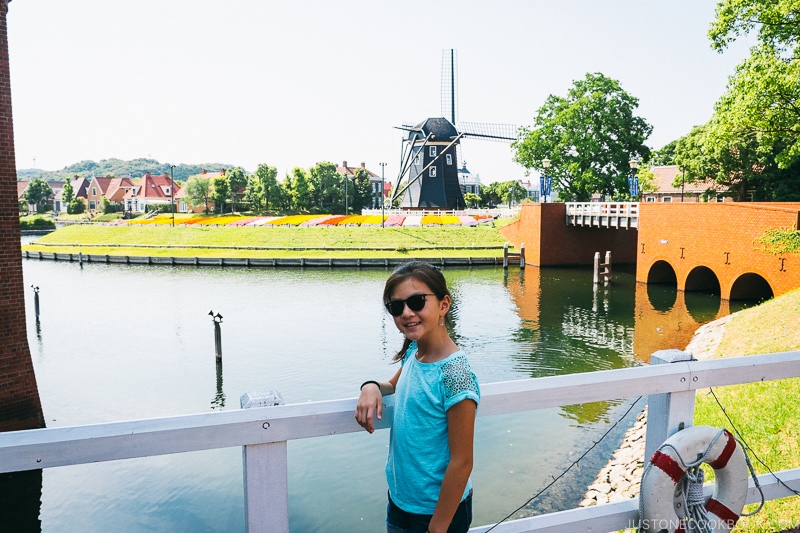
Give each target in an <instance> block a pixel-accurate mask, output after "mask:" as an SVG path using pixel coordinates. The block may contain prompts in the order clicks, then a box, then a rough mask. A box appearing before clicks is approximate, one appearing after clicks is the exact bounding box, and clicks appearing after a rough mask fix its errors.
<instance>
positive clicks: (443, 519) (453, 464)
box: [428, 399, 478, 533]
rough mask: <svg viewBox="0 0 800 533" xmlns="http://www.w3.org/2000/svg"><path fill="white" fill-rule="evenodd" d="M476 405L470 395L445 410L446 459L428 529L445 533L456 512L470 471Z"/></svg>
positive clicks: (435, 532) (432, 532)
mask: <svg viewBox="0 0 800 533" xmlns="http://www.w3.org/2000/svg"><path fill="white" fill-rule="evenodd" d="M477 408H478V405H477V404H476V403H475V402H474V401H473V400H470V399H466V400H463V401H460V402H458V403H457V404H455V405H454V406H452V407H451V408H450V409H448V410H447V441H448V443H449V445H450V462H449V463H448V465H447V470H446V471H445V474H444V480H443V481H442V488H441V489H440V491H439V501H438V502H437V503H436V510H435V511H434V513H433V518H431V522H430V524H429V525H428V531H430V533H439V532H442V533H445V532H446V531H447V528H448V527H450V522H451V521H452V520H453V515H455V513H456V509H457V508H458V504H459V503H461V496H463V495H464V488H465V487H466V486H467V481H468V480H469V475H470V473H472V458H473V452H472V447H473V446H472V442H473V439H474V437H475V412H476V410H477Z"/></svg>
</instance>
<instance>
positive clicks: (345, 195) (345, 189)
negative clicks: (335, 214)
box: [343, 168, 347, 215]
mask: <svg viewBox="0 0 800 533" xmlns="http://www.w3.org/2000/svg"><path fill="white" fill-rule="evenodd" d="M343 176H344V214H345V215H347V168H345V169H344V174H343Z"/></svg>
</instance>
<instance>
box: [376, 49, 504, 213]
mask: <svg viewBox="0 0 800 533" xmlns="http://www.w3.org/2000/svg"><path fill="white" fill-rule="evenodd" d="M456 59H457V55H456V51H455V50H444V51H443V52H442V115H443V116H441V117H431V118H428V119H426V120H424V121H422V122H420V123H418V124H415V125H411V124H403V125H402V126H396V128H397V129H401V130H405V131H407V132H408V135H407V136H406V137H405V138H404V139H403V140H402V149H401V156H400V172H399V174H398V176H397V182H396V183H395V186H394V187H393V188H392V198H391V202H392V204H393V203H394V201H395V200H396V199H397V198H402V202H401V204H400V207H402V208H404V209H425V208H437V209H464V207H465V203H464V190H463V186H462V184H461V183H460V182H459V178H458V176H459V172H458V170H459V168H460V161H461V157H460V145H461V139H464V138H476V139H484V140H490V141H499V142H509V141H513V140H515V139H516V131H517V128H516V126H513V125H511V124H490V123H476V122H458V120H457V116H456V113H457V106H458V99H457V93H458V87H457V85H458V83H457V82H458V80H457V72H456V68H457V67H456ZM445 116H447V117H449V118H445Z"/></svg>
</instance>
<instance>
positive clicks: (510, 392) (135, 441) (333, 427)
mask: <svg viewBox="0 0 800 533" xmlns="http://www.w3.org/2000/svg"><path fill="white" fill-rule="evenodd" d="M689 358H690V356H689V354H686V353H685V352H680V351H678V350H666V351H662V352H656V353H655V354H653V356H652V357H651V361H652V362H653V363H657V364H651V365H646V366H641V367H634V368H625V369H619V370H606V371H599V372H587V373H582V374H568V375H564V376H553V377H544V378H537V379H525V380H519V381H510V382H504V383H487V384H484V385H481V390H482V397H481V405H480V409H479V410H478V415H479V416H493V415H499V414H505V413H513V412H520V411H529V410H536V409H546V408H551V407H558V406H564V405H573V404H578V403H587V402H597V401H603V400H613V399H619V398H625V397H628V398H631V397H637V396H642V395H649V398H648V419H649V420H648V424H647V444H646V451H645V454H646V457H649V456H650V455H651V454H652V453H653V451H654V450H655V449H657V448H658V446H659V445H660V444H661V442H663V441H664V440H665V439H666V438H667V437H668V436H669V435H671V434H673V433H675V432H676V431H678V429H679V427H681V426H684V427H687V426H691V425H692V423H693V418H694V396H695V391H696V390H697V389H702V388H708V387H719V386H724V385H732V384H737V383H748V382H755V381H762V380H774V379H783V378H790V377H797V376H800V351H796V352H785V353H774V354H766V355H754V356H749V357H736V358H728V359H715V360H711V361H690V360H688V359H689ZM662 363H670V364H662ZM355 403H356V400H355V399H353V398H351V399H343V400H332V401H324V402H311V403H303V404H292V405H282V406H275V407H261V408H253V409H242V410H238V411H223V412H213V413H203V414H196V415H186V416H175V417H169V418H159V419H150V420H134V421H129V422H114V423H108V424H98V425H87V426H76V427H63V428H52V429H34V430H27V431H14V432H8V433H0V472H17V471H23V470H35V469H40V468H52V467H57V466H66V465H77V464H86V463H95V462H100V461H113V460H117V459H128V458H132V457H147V456H154V455H165V454H172V453H182V452H191V451H197V450H207V449H214V448H227V447H232V446H243V447H244V457H243V463H244V465H243V466H244V484H245V514H246V524H247V530H248V532H270V533H282V532H288V531H289V513H288V479H287V477H288V476H287V441H289V440H293V439H303V438H309V437H320V436H328V435H334V434H338V433H351V432H357V431H363V430H362V429H361V427H359V426H358V425H357V424H356V422H355V420H354V419H353V412H354V409H355ZM390 409H391V407H390V406H389V405H387V411H386V412H385V413H384V414H385V416H384V417H383V421H378V424H377V427H379V428H386V427H389V423H388V421H389V420H391V418H392V417H391V416H390V411H389V410H390ZM365 438H367V436H366V434H365ZM777 476H778V477H779V478H780V479H781V481H782V482H783V483H785V484H786V485H788V486H789V487H791V488H792V489H793V490H800V468H797V469H793V470H785V471H782V472H778V473H777ZM759 481H760V484H761V487H762V489H763V490H764V493H765V496H766V498H767V499H775V498H782V497H785V496H790V495H791V494H792V493H791V492H790V491H789V490H788V489H787V488H786V487H784V486H782V485H781V484H780V483H779V482H778V481H777V480H776V479H775V477H773V476H771V475H763V476H760V477H759ZM708 488H710V487H707V489H708ZM707 495H710V492H709V493H708V494H707ZM521 496H522V495H521ZM758 498H759V497H758V495H757V493H756V491H755V489H754V488H753V485H752V480H751V486H750V490H749V492H748V500H747V501H748V503H753V502H757V501H758ZM637 519H638V498H634V499H631V500H627V501H623V502H617V503H610V504H603V505H597V506H593V507H585V508H578V509H571V510H568V511H562V512H556V513H550V514H546V515H540V516H534V517H531V518H524V519H519V520H513V521H509V522H505V523H502V524H500V525H498V526H497V527H495V528H494V529H493V531H495V532H496V533H512V532H513V533H524V532H534V531H536V532H549V533H567V532H570V533H574V532H581V531H585V532H589V531H591V532H594V533H598V532H604V531H618V530H621V529H624V528H627V527H630V526H631V524H635V523H636V520H637ZM490 527H491V525H487V526H478V527H473V528H472V529H471V530H470V531H471V532H472V533H483V532H485V531H486V530H487V529H489V528H490Z"/></svg>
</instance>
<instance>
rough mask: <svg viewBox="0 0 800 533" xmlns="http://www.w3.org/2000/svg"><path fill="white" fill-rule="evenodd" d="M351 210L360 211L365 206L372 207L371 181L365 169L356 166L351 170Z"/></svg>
mask: <svg viewBox="0 0 800 533" xmlns="http://www.w3.org/2000/svg"><path fill="white" fill-rule="evenodd" d="M352 199H353V202H352V206H353V212H354V213H361V211H362V210H363V209H364V208H366V207H370V208H371V207H372V202H373V194H372V183H371V182H370V181H369V172H368V171H367V169H365V168H362V167H358V168H357V169H356V170H355V172H353V196H352Z"/></svg>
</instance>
